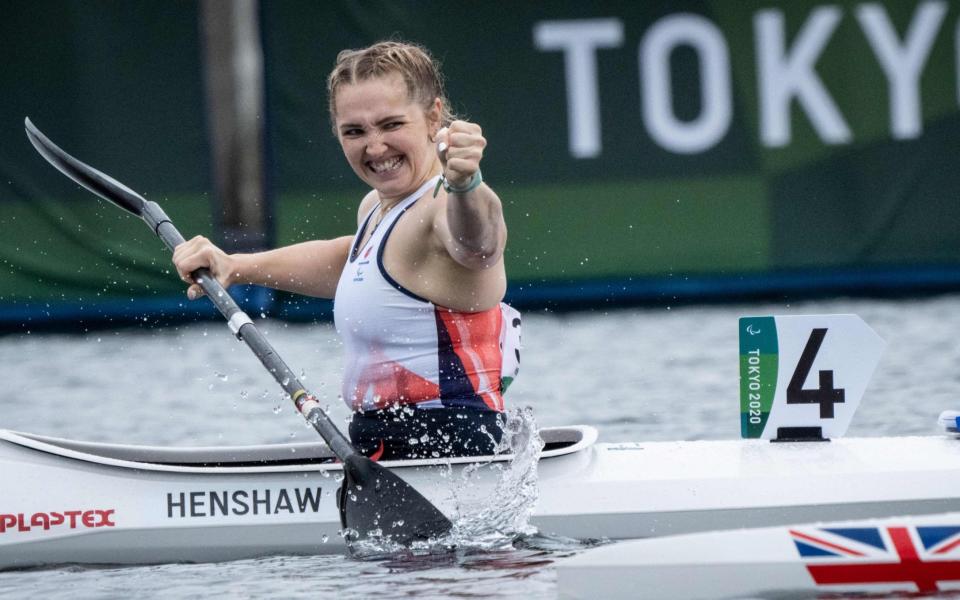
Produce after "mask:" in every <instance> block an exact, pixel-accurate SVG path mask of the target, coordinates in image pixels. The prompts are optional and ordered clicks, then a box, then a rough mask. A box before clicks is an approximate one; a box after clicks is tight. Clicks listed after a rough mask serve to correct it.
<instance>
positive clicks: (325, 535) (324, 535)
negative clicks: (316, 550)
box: [320, 534, 330, 544]
mask: <svg viewBox="0 0 960 600" xmlns="http://www.w3.org/2000/svg"><path fill="white" fill-rule="evenodd" d="M329 539H330V536H329V535H327V534H323V535H321V536H320V543H321V544H326V543H327V540H329Z"/></svg>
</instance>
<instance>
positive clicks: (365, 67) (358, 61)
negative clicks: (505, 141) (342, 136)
mask: <svg viewBox="0 0 960 600" xmlns="http://www.w3.org/2000/svg"><path fill="white" fill-rule="evenodd" d="M392 73H396V74H398V75H400V76H401V77H402V78H403V82H404V84H406V86H407V96H408V97H409V98H410V100H411V101H414V102H416V103H418V104H419V105H420V106H421V107H423V109H424V111H428V110H430V108H431V107H432V105H433V101H434V99H436V98H440V103H441V106H442V109H441V110H442V113H441V115H440V123H441V126H447V125H449V124H450V122H451V121H453V120H454V118H455V116H454V114H453V112H452V111H451V110H450V102H449V101H448V100H447V95H446V92H445V91H444V88H443V75H442V74H441V73H440V66H439V64H438V62H437V60H436V59H434V58H433V56H432V55H431V54H430V51H429V50H427V49H426V48H424V47H423V46H420V45H418V44H413V43H410V42H400V41H385V42H377V43H376V44H373V45H372V46H368V47H366V48H361V49H359V50H342V51H341V52H340V53H339V54H337V62H336V64H335V65H334V67H333V71H331V72H330V76H329V77H327V102H328V103H329V106H330V123H331V125H332V126H333V128H334V135H336V121H337V105H336V96H337V90H339V89H340V86H343V85H349V84H353V83H357V82H360V81H367V80H370V79H376V78H378V77H385V76H387V75H390V74H392Z"/></svg>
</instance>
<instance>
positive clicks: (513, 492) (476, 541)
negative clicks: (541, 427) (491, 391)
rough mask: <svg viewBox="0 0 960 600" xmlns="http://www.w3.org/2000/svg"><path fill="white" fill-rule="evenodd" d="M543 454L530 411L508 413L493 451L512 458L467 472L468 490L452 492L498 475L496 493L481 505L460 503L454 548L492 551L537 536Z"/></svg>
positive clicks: (464, 477) (463, 475) (464, 474)
mask: <svg viewBox="0 0 960 600" xmlns="http://www.w3.org/2000/svg"><path fill="white" fill-rule="evenodd" d="M542 449H543V440H542V439H541V438H540V434H539V433H538V431H537V424H536V421H535V420H534V418H533V410H532V409H531V408H529V407H526V408H521V409H513V410H511V411H509V412H507V413H504V423H503V438H502V439H501V440H500V443H499V445H498V446H497V448H496V451H495V452H496V454H498V455H500V454H512V455H513V458H512V459H510V460H509V461H507V462H505V463H504V462H491V463H486V464H484V463H478V464H474V465H470V466H468V467H466V468H465V469H464V470H463V472H462V473H461V476H460V477H461V480H462V483H463V484H465V485H458V486H455V487H454V495H455V497H457V495H459V494H461V493H462V492H464V491H467V490H466V488H469V487H470V486H471V485H473V484H474V481H475V480H476V479H479V477H480V476H481V472H482V471H483V470H491V469H492V470H496V471H499V473H497V480H496V485H495V487H494V489H493V490H492V491H490V492H488V493H487V494H484V495H483V497H482V498H480V499H479V502H478V501H477V500H476V499H474V500H472V501H458V502H457V504H458V510H457V517H456V518H455V519H454V521H453V529H452V530H451V532H450V536H449V538H450V540H449V541H450V542H451V543H452V544H453V545H456V546H460V547H463V546H469V547H473V548H482V549H491V548H495V547H500V546H503V545H509V544H511V543H512V542H513V540H514V539H515V538H516V537H518V536H521V535H532V534H534V533H536V528H535V527H534V526H533V525H531V524H530V515H531V514H533V509H534V508H535V507H536V504H537V500H538V499H539V498H540V486H539V480H538V478H537V464H538V463H539V460H540V452H541V450H542ZM461 497H462V496H461ZM458 500H459V498H458Z"/></svg>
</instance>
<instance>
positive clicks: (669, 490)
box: [0, 427, 960, 568]
mask: <svg viewBox="0 0 960 600" xmlns="http://www.w3.org/2000/svg"><path fill="white" fill-rule="evenodd" d="M541 435H542V436H543V438H544V440H545V441H546V442H548V446H547V449H546V450H545V452H544V453H543V457H542V458H541V460H540V463H539V501H538V502H537V505H536V508H535V510H534V512H533V516H532V520H531V522H532V524H533V525H534V526H536V527H537V528H538V529H539V530H540V531H541V532H543V533H548V534H557V535H563V536H568V537H573V538H581V539H582V538H609V539H629V538H643V537H656V536H663V535H669V534H677V533H688V532H698V531H709V530H716V529H726V528H740V527H764V526H773V525H783V524H788V523H798V522H807V521H820V520H826V519H857V518H872V517H886V516H894V515H903V514H912V515H922V514H934V513H943V512H947V511H949V510H952V509H953V510H955V509H956V508H957V507H958V506H960V477H958V474H960V441H958V440H955V439H953V438H950V437H946V436H943V437H902V438H863V439H852V438H851V439H839V440H835V441H833V442H829V443H809V442H808V443H777V444H771V443H769V442H763V441H758V440H749V441H741V440H732V441H698V442H649V443H631V444H597V443H595V440H596V436H597V434H596V431H595V430H594V429H593V428H591V427H569V428H555V429H545V430H543V431H542V432H541ZM325 454H326V449H325V448H324V447H323V446H322V444H297V445H271V446H258V447H237V448H200V449H167V448H146V447H137V446H122V445H104V444H89V443H82V442H72V441H68V440H58V439H53V438H43V437H40V436H32V435H26V434H18V433H14V432H9V431H2V430H0V481H3V482H4V485H3V486H2V488H0V568H19V567H28V566H35V565H41V564H60V563H121V564H122V563H131V564H135V563H160V562H170V561H190V562H203V561H221V560H230V559H236V558H244V557H253V556H261V555H269V554H278V553H283V554H318V553H339V552H343V551H344V544H343V540H342V539H341V537H340V536H339V535H338V533H339V530H340V524H339V513H338V511H337V508H336V503H335V490H336V488H337V487H338V485H339V484H338V483H337V482H336V480H337V478H338V475H339V474H340V467H339V465H337V464H330V463H324V462H318V461H319V460H321V459H322V458H323V457H324V456H325ZM500 460H501V461H502V460H504V459H503V458H501V459H500ZM450 462H451V466H444V465H443V464H442V461H427V460H423V461H406V462H403V463H399V462H397V463H384V464H385V465H388V466H390V467H391V468H393V469H395V472H396V473H398V474H399V475H400V476H401V477H403V478H404V479H405V480H406V481H408V482H409V483H410V484H412V485H413V486H415V487H416V488H417V489H418V490H419V491H420V492H421V493H423V494H424V495H425V496H426V497H427V498H429V499H430V500H431V501H432V502H434V503H435V504H436V505H437V506H438V507H439V508H440V509H441V510H443V511H444V512H445V513H446V514H447V515H448V516H450V517H452V518H454V519H455V518H456V517H457V515H458V514H460V513H458V511H459V510H469V509H470V507H474V508H475V507H476V506H489V505H490V504H492V503H494V502H495V500H493V499H491V498H490V495H491V494H492V491H493V489H494V486H495V482H496V479H497V474H498V473H499V471H498V470H496V469H494V468H490V467H485V468H482V469H480V470H479V471H478V474H477V475H476V476H475V477H473V478H471V481H470V484H469V486H467V487H466V488H465V489H464V479H463V478H462V477H461V476H460V473H461V471H462V469H463V468H464V467H465V466H466V465H467V464H472V463H475V462H476V459H457V460H454V461H450ZM496 501H497V502H498V501H499V500H496Z"/></svg>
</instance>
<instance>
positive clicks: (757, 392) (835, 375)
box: [740, 315, 886, 439]
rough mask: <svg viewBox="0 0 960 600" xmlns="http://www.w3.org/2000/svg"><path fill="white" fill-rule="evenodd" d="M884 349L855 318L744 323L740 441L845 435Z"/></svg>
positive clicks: (819, 317) (768, 319)
mask: <svg viewBox="0 0 960 600" xmlns="http://www.w3.org/2000/svg"><path fill="white" fill-rule="evenodd" d="M885 346H886V342H884V341H883V339H881V338H880V336H878V335H877V334H876V332H875V331H873V329H871V328H870V326H868V325H867V324H866V323H864V322H863V320H862V319H860V317H858V316H856V315H804V316H788V317H742V318H741V319H740V430H741V435H742V437H745V438H762V439H777V438H779V439H785V438H817V437H823V438H827V439H829V438H832V437H840V436H842V435H843V434H844V433H845V432H846V431H847V427H848V426H849V425H850V420H851V419H852V418H853V414H854V413H855V412H856V410H857V407H858V406H859V405H860V399H861V398H862V397H863V392H864V391H865V390H866V388H867V384H868V383H869V381H870V377H871V376H872V375H873V371H874V369H875V368H876V366H877V363H878V362H879V360H880V355H881V354H882V353H883V349H884V347H885ZM817 428H819V430H818V429H817Z"/></svg>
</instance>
